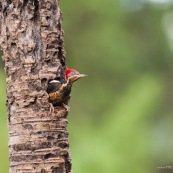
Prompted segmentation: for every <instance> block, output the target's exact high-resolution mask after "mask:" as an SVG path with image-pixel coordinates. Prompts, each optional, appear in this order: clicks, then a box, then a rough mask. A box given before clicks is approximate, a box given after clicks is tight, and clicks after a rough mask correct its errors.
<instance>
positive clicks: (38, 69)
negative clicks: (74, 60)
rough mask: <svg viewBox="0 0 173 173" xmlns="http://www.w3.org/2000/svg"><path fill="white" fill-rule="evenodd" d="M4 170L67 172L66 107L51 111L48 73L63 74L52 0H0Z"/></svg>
mask: <svg viewBox="0 0 173 173" xmlns="http://www.w3.org/2000/svg"><path fill="white" fill-rule="evenodd" d="M1 3H2V4H1V5H0V7H1V20H0V25H1V26H0V27H1V37H0V44H1V47H2V49H3V54H4V55H3V60H4V62H5V71H6V76H7V78H6V83H7V91H6V92H7V111H8V128H9V159H10V173H32V172H34V173H70V172H71V160H70V156H69V141H68V132H67V111H66V110H65V109H64V108H63V107H56V108H55V110H54V112H52V113H51V114H50V113H49V111H50V105H49V103H48V94H47V93H46V91H45V90H46V87H47V83H48V81H49V80H50V79H54V78H56V77H61V78H63V77H64V73H63V70H64V68H65V51H64V40H63V39H64V37H63V31H62V29H61V19H62V15H61V11H60V8H59V4H58V3H59V2H58V0H1Z"/></svg>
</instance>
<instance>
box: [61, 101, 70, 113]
mask: <svg viewBox="0 0 173 173" xmlns="http://www.w3.org/2000/svg"><path fill="white" fill-rule="evenodd" d="M62 105H63V107H64V108H65V109H66V111H67V112H69V111H70V106H68V105H66V104H65V103H62Z"/></svg>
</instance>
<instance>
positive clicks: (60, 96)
mask: <svg viewBox="0 0 173 173" xmlns="http://www.w3.org/2000/svg"><path fill="white" fill-rule="evenodd" d="M64 73H65V79H59V80H51V81H50V82H49V83H48V88H47V93H48V95H49V102H50V103H51V104H53V106H58V105H63V106H64V107H65V108H66V110H67V111H69V106H68V100H69V98H70V93H71V89H72V85H73V83H74V82H75V81H77V80H78V79H80V78H82V77H85V76H87V75H86V74H80V73H79V72H78V71H77V70H75V69H66V70H65V71H64Z"/></svg>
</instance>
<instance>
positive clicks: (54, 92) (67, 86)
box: [47, 79, 72, 106]
mask: <svg viewBox="0 0 173 173" xmlns="http://www.w3.org/2000/svg"><path fill="white" fill-rule="evenodd" d="M71 88H72V82H70V81H67V80H64V79H63V80H58V81H57V80H56V81H54V80H53V81H51V82H50V83H49V85H48V88H47V93H48V94H49V102H50V103H52V104H53V105H54V106H56V105H60V104H62V103H66V102H67V101H68V99H69V98H70V93H71Z"/></svg>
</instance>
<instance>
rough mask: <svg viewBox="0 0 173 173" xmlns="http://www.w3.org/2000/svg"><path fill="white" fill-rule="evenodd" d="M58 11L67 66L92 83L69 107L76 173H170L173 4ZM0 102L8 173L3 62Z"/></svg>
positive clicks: (151, 0)
mask: <svg viewBox="0 0 173 173" xmlns="http://www.w3.org/2000/svg"><path fill="white" fill-rule="evenodd" d="M60 5H61V10H62V12H63V18H64V20H63V29H64V30H65V47H66V52H67V65H68V67H69V68H76V69H78V70H79V71H80V72H81V73H86V74H88V75H89V76H88V78H85V79H81V80H80V81H78V82H76V83H75V84H74V87H73V93H72V99H71V103H70V105H71V111H70V113H69V117H68V119H69V125H68V129H69V133H70V136H69V137H70V150H71V156H72V163H73V172H74V173H88V172H90V173H125V172H128V173H134V172H140V173H146V172H147V173H164V172H171V171H172V170H171V169H173V149H172V146H173V136H172V133H173V126H172V124H173V1H172V0H94V1H93V0H87V1H80V0H75V1H67V0H65V1H61V2H60ZM0 96H1V98H0V122H1V123H0V173H7V172H8V167H9V163H8V148H7V140H8V133H7V125H6V122H7V115H6V108H5V74H4V71H3V63H2V62H0ZM161 167H162V168H161ZM168 167H169V168H168Z"/></svg>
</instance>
